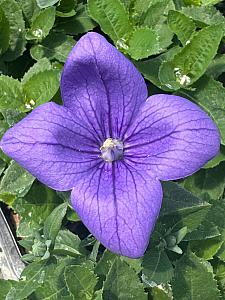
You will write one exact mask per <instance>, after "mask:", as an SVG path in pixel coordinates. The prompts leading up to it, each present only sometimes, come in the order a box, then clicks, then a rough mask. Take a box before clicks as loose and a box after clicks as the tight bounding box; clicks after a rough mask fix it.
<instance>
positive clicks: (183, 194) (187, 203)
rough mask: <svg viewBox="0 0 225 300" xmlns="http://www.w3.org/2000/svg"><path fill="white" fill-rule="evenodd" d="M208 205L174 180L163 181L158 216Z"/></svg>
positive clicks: (183, 212) (182, 212) (184, 212)
mask: <svg viewBox="0 0 225 300" xmlns="http://www.w3.org/2000/svg"><path fill="white" fill-rule="evenodd" d="M204 207H206V208H207V207H209V204H208V203H207V202H203V201H202V200H201V199H199V198H198V197H196V196H194V195H193V194H191V193H190V192H189V191H188V190H186V189H184V188H183V187H181V186H180V185H178V184H176V183H175V182H164V183H163V203H162V208H161V211H160V216H161V217H162V216H165V215H173V214H179V215H182V214H186V213H191V212H193V211H196V209H198V208H204Z"/></svg>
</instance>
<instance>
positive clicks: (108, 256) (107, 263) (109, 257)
mask: <svg viewBox="0 0 225 300" xmlns="http://www.w3.org/2000/svg"><path fill="white" fill-rule="evenodd" d="M115 258H116V255H115V254H113V253H112V252H110V251H109V250H105V251H104V253H103V255H102V257H101V259H100V260H99V262H98V263H97V265H96V267H95V273H96V274H97V275H98V278H99V281H98V285H99V287H102V284H103V282H104V281H105V279H106V276H107V274H108V272H109V269H110V268H111V266H112V264H113V262H114V260H115Z"/></svg>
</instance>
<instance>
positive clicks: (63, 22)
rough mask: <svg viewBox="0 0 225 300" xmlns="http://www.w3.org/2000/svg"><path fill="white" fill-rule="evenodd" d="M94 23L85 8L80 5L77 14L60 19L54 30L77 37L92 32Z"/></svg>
mask: <svg viewBox="0 0 225 300" xmlns="http://www.w3.org/2000/svg"><path fill="white" fill-rule="evenodd" d="M95 26H96V23H95V22H94V21H93V20H92V19H91V18H90V17H89V15H88V13H87V6H86V5H82V6H80V7H79V8H78V9H77V14H76V15H75V16H74V17H71V18H60V20H59V21H58V23H57V26H56V30H58V31H62V30H63V31H64V32H65V33H66V34H71V35H77V34H80V33H85V32H88V31H90V30H92V29H93V28H94V27H95Z"/></svg>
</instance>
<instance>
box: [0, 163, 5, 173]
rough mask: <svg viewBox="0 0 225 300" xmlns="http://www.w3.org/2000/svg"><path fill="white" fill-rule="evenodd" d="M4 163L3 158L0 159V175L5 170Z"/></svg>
mask: <svg viewBox="0 0 225 300" xmlns="http://www.w3.org/2000/svg"><path fill="white" fill-rule="evenodd" d="M5 167H6V163H5V162H4V160H2V159H0V175H2V173H3V171H4V170H5Z"/></svg>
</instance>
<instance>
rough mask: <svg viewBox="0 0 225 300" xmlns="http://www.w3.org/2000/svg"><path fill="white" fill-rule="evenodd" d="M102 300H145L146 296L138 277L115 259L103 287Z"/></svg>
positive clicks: (128, 267)
mask: <svg viewBox="0 0 225 300" xmlns="http://www.w3.org/2000/svg"><path fill="white" fill-rule="evenodd" d="M103 299H110V300H117V299H120V300H129V299H138V300H143V299H144V300H147V294H145V292H144V287H143V284H142V283H141V282H140V280H139V277H138V275H137V274H136V273H135V271H134V270H133V269H132V268H131V267H130V266H129V265H128V264H127V263H126V262H124V261H122V260H121V259H120V258H119V257H116V259H115V260H114V262H113V264H112V266H111V268H110V270H109V273H108V274H107V277H106V281H105V282H104V286H103Z"/></svg>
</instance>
